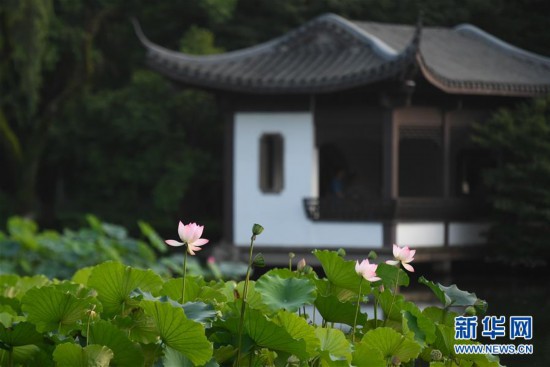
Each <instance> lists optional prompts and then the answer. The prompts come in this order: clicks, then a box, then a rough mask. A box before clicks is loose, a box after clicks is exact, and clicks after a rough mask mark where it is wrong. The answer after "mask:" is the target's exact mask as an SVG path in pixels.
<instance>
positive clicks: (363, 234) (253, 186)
mask: <svg viewBox="0 0 550 367" xmlns="http://www.w3.org/2000/svg"><path fill="white" fill-rule="evenodd" d="M234 129H235V131H234V137H235V144H234V175H233V177H234V181H233V193H234V204H233V234H234V242H235V243H236V244H237V245H238V246H248V244H249V241H250V235H251V228H252V224H253V223H259V224H261V225H262V226H264V228H265V231H264V232H263V233H262V234H261V235H260V236H258V237H257V240H256V244H257V245H258V246H273V245H280V246H285V247H293V246H296V247H336V248H337V247H344V248H345V247H347V248H350V247H362V246H365V247H370V248H377V247H382V224H381V223H340V222H313V221H311V220H309V219H308V218H307V217H306V214H305V211H304V207H303V199H304V198H305V197H315V196H317V179H318V177H317V176H318V173H317V167H318V162H317V159H318V158H317V152H316V149H315V145H314V136H315V134H314V125H313V118H312V115H311V113H309V112H288V113H286V112H285V113H282V112H261V113H258V112H254V113H250V112H238V113H236V114H235V124H234ZM266 133H278V134H281V135H282V136H283V139H284V163H283V167H284V170H285V172H284V184H283V190H282V192H280V193H278V194H271V193H270V194H266V193H262V192H261V190H260V187H259V182H258V180H259V172H258V170H259V142H260V137H261V136H262V135H263V134H266Z"/></svg>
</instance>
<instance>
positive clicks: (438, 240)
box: [396, 222, 445, 247]
mask: <svg viewBox="0 0 550 367" xmlns="http://www.w3.org/2000/svg"><path fill="white" fill-rule="evenodd" d="M396 241H397V243H398V244H399V245H400V246H414V247H436V246H443V243H444V241H445V226H444V224H443V223H442V222H433V223H398V224H397V228H396Z"/></svg>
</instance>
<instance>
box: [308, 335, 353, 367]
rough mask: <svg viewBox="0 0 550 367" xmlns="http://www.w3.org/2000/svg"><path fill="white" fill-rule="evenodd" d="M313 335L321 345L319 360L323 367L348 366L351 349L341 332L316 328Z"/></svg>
mask: <svg viewBox="0 0 550 367" xmlns="http://www.w3.org/2000/svg"><path fill="white" fill-rule="evenodd" d="M315 335H317V338H319V341H320V343H321V346H320V351H321V360H322V361H323V365H324V366H349V363H350V362H351V358H352V355H351V350H352V348H351V344H350V342H349V341H348V340H347V339H346V336H345V335H344V333H343V332H341V331H340V330H338V329H330V328H329V329H324V328H317V329H315Z"/></svg>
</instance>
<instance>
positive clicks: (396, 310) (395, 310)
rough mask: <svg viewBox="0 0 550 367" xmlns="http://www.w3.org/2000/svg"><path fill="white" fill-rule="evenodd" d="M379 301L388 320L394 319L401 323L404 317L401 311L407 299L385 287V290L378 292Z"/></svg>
mask: <svg viewBox="0 0 550 367" xmlns="http://www.w3.org/2000/svg"><path fill="white" fill-rule="evenodd" d="M378 302H379V305H380V308H381V309H382V311H384V315H385V316H386V318H387V319H388V320H393V321H397V322H399V323H401V319H402V317H403V315H402V313H401V311H402V310H403V307H405V306H404V304H405V303H407V301H405V298H404V297H403V296H402V295H401V294H395V295H394V294H393V293H392V292H390V290H389V289H385V290H384V292H380V293H378Z"/></svg>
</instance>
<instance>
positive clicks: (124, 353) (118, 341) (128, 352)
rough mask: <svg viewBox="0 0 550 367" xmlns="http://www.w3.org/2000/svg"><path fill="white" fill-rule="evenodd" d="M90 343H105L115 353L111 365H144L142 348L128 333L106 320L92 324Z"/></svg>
mask: <svg viewBox="0 0 550 367" xmlns="http://www.w3.org/2000/svg"><path fill="white" fill-rule="evenodd" d="M87 336H88V339H89V342H90V344H98V345H105V346H107V347H109V349H111V350H112V351H113V353H114V358H113V360H112V361H111V366H142V365H143V361H144V357H143V353H142V351H141V348H140V347H139V345H138V344H137V343H133V342H132V341H131V340H130V339H128V337H127V336H126V334H125V333H124V332H123V331H122V330H120V329H119V328H117V327H116V326H115V325H113V324H111V323H109V322H108V321H105V320H99V321H98V322H96V323H94V324H92V325H91V326H90V333H89V334H88V335H87Z"/></svg>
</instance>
